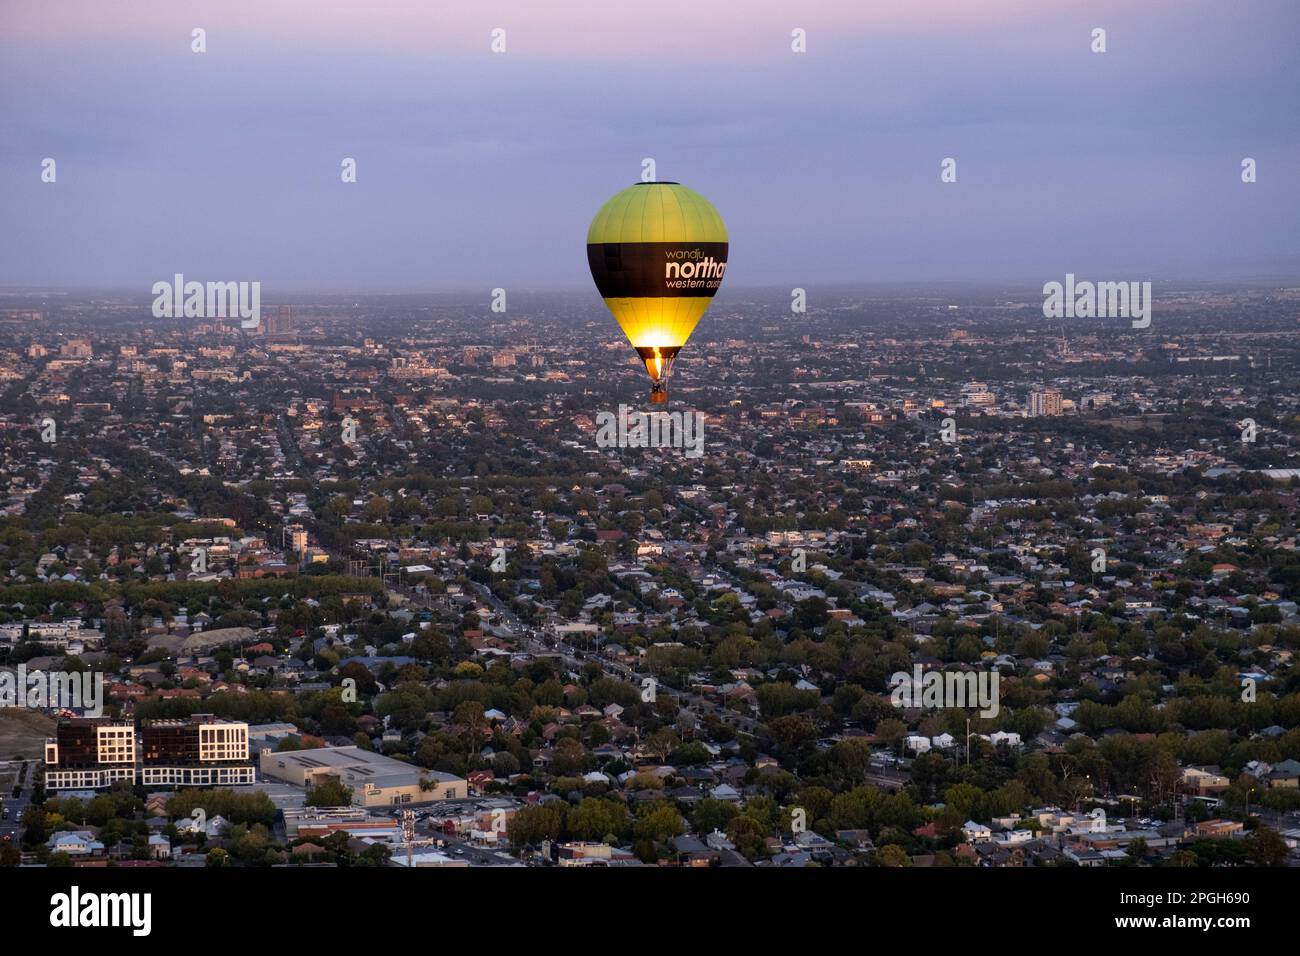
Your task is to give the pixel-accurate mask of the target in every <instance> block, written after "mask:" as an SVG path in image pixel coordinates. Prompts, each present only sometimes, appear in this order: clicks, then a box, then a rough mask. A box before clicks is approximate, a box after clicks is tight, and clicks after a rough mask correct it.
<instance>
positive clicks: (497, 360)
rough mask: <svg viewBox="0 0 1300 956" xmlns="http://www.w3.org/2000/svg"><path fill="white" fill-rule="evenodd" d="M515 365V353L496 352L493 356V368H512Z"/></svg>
mask: <svg viewBox="0 0 1300 956" xmlns="http://www.w3.org/2000/svg"><path fill="white" fill-rule="evenodd" d="M514 364H515V353H514V352H494V353H493V354H492V367H493V368H510V367H511V366H513V365H514Z"/></svg>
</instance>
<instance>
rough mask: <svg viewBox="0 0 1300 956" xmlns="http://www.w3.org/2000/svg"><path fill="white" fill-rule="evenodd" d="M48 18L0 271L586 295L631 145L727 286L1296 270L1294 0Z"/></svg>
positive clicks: (9, 166) (16, 148)
mask: <svg viewBox="0 0 1300 956" xmlns="http://www.w3.org/2000/svg"><path fill="white" fill-rule="evenodd" d="M38 6H39V5H31V4H23V3H18V4H13V5H10V6H8V7H7V8H6V10H5V12H4V13H3V14H0V16H2V17H3V19H4V26H5V30H4V36H3V38H0V80H2V81H3V82H0V108H2V109H3V112H4V115H5V116H6V120H7V130H6V133H7V135H6V136H5V137H4V142H3V143H0V209H3V210H4V211H5V212H6V219H8V220H9V221H10V222H12V223H14V224H15V228H13V229H11V230H10V231H8V232H7V233H6V234H5V235H4V236H3V237H0V263H3V264H2V265H0V286H4V287H12V286H15V285H21V286H41V287H52V288H87V287H94V286H99V287H111V288H119V289H132V288H138V287H140V286H142V285H147V284H151V283H152V282H154V281H157V280H158V279H160V278H163V277H166V276H170V275H171V274H173V273H174V272H184V273H186V274H187V275H193V276H195V277H200V278H203V279H218V280H220V279H236V278H238V279H247V280H259V281H262V282H264V283H266V284H267V285H268V286H272V285H274V286H275V287H277V288H280V289H285V290H288V289H293V290H311V289H316V290H322V291H324V290H336V291H343V290H347V291H357V292H377V291H384V290H392V291H422V290H429V291H438V290H450V289H465V290H469V289H475V288H483V287H485V286H486V287H488V288H490V287H493V286H505V287H508V288H513V287H530V288H550V289H568V288H572V289H581V288H583V287H584V285H585V283H586V276H585V263H584V261H583V256H582V251H581V250H582V238H583V234H584V230H585V225H586V223H587V222H588V221H589V220H590V216H591V215H592V213H593V212H594V211H595V209H596V207H597V206H598V205H599V203H600V201H601V200H602V198H603V197H604V196H606V195H608V194H610V193H611V192H613V191H615V190H617V189H619V188H622V187H624V186H626V185H629V184H631V183H632V182H635V181H636V180H637V178H638V177H639V175H640V172H641V162H642V160H643V159H644V158H646V157H649V158H653V159H654V160H655V161H656V166H657V170H656V173H657V176H658V178H660V179H674V180H680V181H682V182H684V183H686V184H688V185H690V186H691V187H692V188H696V189H699V190H701V191H702V192H704V193H706V194H708V195H710V196H711V197H714V198H715V200H716V203H717V205H718V208H719V210H720V211H721V212H722V213H723V215H724V216H725V217H726V219H727V221H728V223H729V225H730V226H731V228H732V231H733V233H734V237H733V245H734V250H733V263H734V264H733V266H732V268H731V274H730V276H729V280H728V285H729V286H734V287H735V288H737V289H739V288H744V287H752V286H756V285H762V284H767V283H772V284H777V285H780V284H785V285H787V286H791V285H805V284H806V285H811V284H826V283H829V282H832V281H838V282H843V281H848V282H876V281H892V280H908V281H944V280H996V281H1007V280H1021V281H1026V282H1032V281H1036V280H1037V281H1047V280H1048V279H1050V278H1052V277H1054V276H1059V275H1063V274H1064V273H1065V272H1067V271H1073V272H1076V273H1079V274H1083V273H1085V272H1091V273H1094V274H1097V275H1104V276H1106V277H1114V278H1129V277H1138V276H1142V277H1153V278H1154V277H1156V276H1154V275H1153V274H1156V273H1158V274H1163V275H1169V276H1174V277H1185V278H1196V277H1217V278H1223V279H1233V278H1241V277H1245V276H1258V275H1260V274H1261V273H1264V274H1279V275H1289V274H1291V273H1293V272H1294V271H1295V270H1294V268H1293V267H1292V268H1288V266H1289V265H1291V266H1293V264H1294V263H1295V262H1296V261H1297V260H1298V259H1300V235H1298V234H1297V230H1296V229H1295V226H1294V222H1293V220H1292V217H1291V215H1290V211H1291V210H1294V209H1295V208H1297V206H1298V205H1300V185H1298V184H1297V181H1296V179H1295V177H1294V176H1290V175H1288V173H1287V170H1290V169H1295V168H1296V167H1297V164H1298V163H1297V161H1298V160H1300V145H1298V144H1300V137H1298V136H1297V126H1298V125H1300V124H1298V123H1297V120H1296V117H1295V114H1294V110H1292V109H1290V108H1289V104H1290V103H1292V102H1294V101H1295V99H1296V93H1297V92H1300V89H1298V87H1300V80H1298V79H1297V76H1296V73H1295V71H1294V70H1293V69H1291V67H1290V62H1289V56H1288V54H1289V50H1288V46H1287V43H1286V37H1287V36H1288V35H1290V34H1292V33H1293V28H1294V26H1295V25H1296V17H1297V14H1296V11H1295V10H1294V9H1293V8H1292V7H1291V6H1289V5H1287V4H1283V3H1271V2H1263V3H1258V4H1254V5H1252V14H1253V15H1252V17H1250V18H1248V19H1245V20H1243V19H1242V18H1241V17H1240V16H1239V15H1238V14H1236V13H1234V12H1232V11H1227V10H1222V9H1219V8H1218V7H1216V6H1215V5H1212V4H1203V3H1198V4H1192V5H1190V6H1189V8H1188V15H1186V16H1184V17H1181V18H1179V19H1178V20H1177V21H1171V20H1170V19H1169V17H1168V16H1166V15H1163V14H1162V13H1161V11H1158V10H1132V9H1128V6H1127V5H1124V4H1117V3H1100V4H1096V3H1094V4H1064V5H1059V6H1056V7H1054V8H1053V9H1050V10H1042V9H1036V8H1035V6H1034V5H1033V4H1028V3H1023V2H1010V0H1002V2H999V3H996V4H991V5H988V6H987V7H985V8H982V9H980V10H979V11H972V10H970V9H968V8H966V7H964V6H963V5H961V4H955V3H942V4H939V5H937V6H934V5H930V6H928V7H927V8H926V10H924V11H915V12H909V11H906V10H896V9H893V7H892V5H885V4H865V5H861V6H856V5H848V4H844V3H821V4H813V5H811V6H809V7H806V8H801V9H800V10H798V11H793V12H792V11H790V10H788V9H787V8H786V7H785V6H784V5H782V4H776V3H762V4H758V5H756V8H755V10H754V13H753V16H752V17H747V18H746V21H745V23H744V24H743V25H740V24H734V23H731V22H730V21H728V20H727V19H726V18H725V17H721V16H719V15H713V14H710V13H702V12H696V13H695V14H694V15H693V16H692V19H691V23H692V30H691V31H688V33H689V36H686V37H685V38H681V37H682V34H681V33H680V32H679V34H678V35H676V36H675V37H674V39H673V40H672V41H671V42H668V41H667V40H662V39H661V40H659V41H658V42H656V40H655V39H654V38H652V37H647V36H642V35H640V33H641V31H637V30H635V29H631V28H629V27H628V26H626V25H622V24H620V23H617V22H614V21H613V20H612V19H611V18H607V17H603V16H591V15H584V10H585V8H584V7H583V6H582V5H579V4H575V3H561V4H558V5H553V6H552V7H550V8H548V10H547V11H545V12H538V11H535V10H530V9H529V8H528V6H527V5H519V4H504V5H502V6H501V7H500V8H499V9H493V10H492V11H489V12H487V13H482V14H478V13H471V12H463V11H456V12H447V13H445V15H444V13H439V15H438V17H436V18H435V17H433V16H432V15H431V13H430V12H429V11H428V10H426V9H422V7H421V5H420V4H416V3H411V2H402V0H388V2H384V3H380V4H377V5H375V4H372V5H368V6H367V10H366V12H365V14H364V15H363V14H362V13H361V12H355V11H350V9H349V8H348V7H347V5H345V4H339V3H328V4H324V5H321V4H312V5H305V4H299V3H287V4H284V5H277V7H276V9H275V10H274V11H271V12H263V11H259V10H258V9H257V5H255V4H248V3H235V4H203V3H200V4H195V5H192V6H190V7H187V8H185V9H176V8H174V7H173V6H172V5H169V4H163V3H156V2H146V0H141V2H137V3H132V4H128V5H126V9H127V10H128V11H129V14H130V15H128V16H123V17H114V18H108V17H105V16H104V15H103V14H102V13H99V12H97V11H96V9H95V7H94V5H87V4H77V3H73V4H68V5H66V7H65V9H66V13H67V15H66V16H65V17H63V18H62V19H60V21H59V29H58V30H57V31H53V30H51V28H50V24H49V23H48V22H47V21H46V19H45V18H44V17H43V16H42V15H41V14H40V13H39V12H38ZM685 9H687V8H686V7H685V6H684V5H682V4H672V3H670V4H668V6H667V7H666V8H665V15H666V16H668V15H671V14H673V13H678V12H681V11H682V10H685ZM376 14H377V15H376ZM1193 14H1194V15H1193ZM200 25H201V26H202V27H203V28H204V29H205V30H207V36H208V48H207V52H205V53H203V54H195V53H193V52H191V49H190V31H191V29H192V28H193V27H195V26H200ZM1098 26H1100V27H1103V28H1105V29H1106V30H1107V31H1108V37H1109V48H1108V50H1107V52H1106V53H1105V54H1104V55H1103V54H1095V53H1093V52H1091V50H1090V49H1089V36H1090V32H1091V30H1092V29H1093V28H1095V27H1098ZM496 27H501V28H503V29H505V30H506V31H507V37H508V41H509V45H508V47H507V52H506V53H504V54H494V53H492V52H491V50H490V47H489V44H490V33H491V30H492V29H494V28H496ZM796 27H797V28H800V29H805V30H806V31H807V37H808V40H807V43H808V52H807V53H805V54H802V55H800V54H795V53H793V52H792V51H791V49H790V43H791V39H790V32H791V30H792V29H794V28H796ZM1013 27H1014V28H1013ZM105 50H110V51H111V55H106V54H105ZM51 63H58V64H59V67H58V68H57V69H52V68H50V66H49V64H51ZM597 81H599V82H597ZM266 88H275V89H276V90H277V95H276V97H275V98H274V100H268V99H267V98H266V97H265V95H264V94H263V91H264V90H265V89H266ZM46 157H49V158H53V159H55V160H56V161H57V163H58V179H57V181H56V182H54V183H45V182H42V181H41V177H40V173H41V162H42V160H43V159H44V158H46ZM1244 157H1251V158H1253V159H1255V160H1256V161H1257V163H1258V168H1259V173H1258V180H1257V181H1256V182H1254V183H1249V184H1247V183H1243V182H1242V181H1241V178H1240V170H1239V164H1240V162H1241V160H1242V159H1243V158H1244ZM345 158H353V159H355V160H356V163H357V181H356V182H355V183H343V182H341V181H340V163H341V161H342V160H343V159H345ZM945 158H954V159H956V161H957V181H956V182H952V183H943V182H941V181H940V164H941V161H942V160H943V159H945ZM1102 250H1104V252H1103V251H1102ZM1040 277H1041V278H1040Z"/></svg>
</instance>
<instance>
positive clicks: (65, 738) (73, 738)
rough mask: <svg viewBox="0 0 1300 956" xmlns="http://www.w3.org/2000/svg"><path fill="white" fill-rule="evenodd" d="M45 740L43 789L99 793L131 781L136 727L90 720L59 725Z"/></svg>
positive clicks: (119, 722) (133, 770) (123, 722)
mask: <svg viewBox="0 0 1300 956" xmlns="http://www.w3.org/2000/svg"><path fill="white" fill-rule="evenodd" d="M55 733H56V736H54V737H52V738H48V739H47V740H46V741H45V789H46V790H101V789H106V788H108V787H111V786H112V785H113V784H115V783H117V782H118V781H119V780H126V781H130V782H134V780H135V761H136V740H135V724H133V723H131V722H130V721H119V720H112V719H110V718H107V717H91V718H83V719H78V720H68V721H64V722H62V723H60V724H59V726H58V728H57V730H56V731H55Z"/></svg>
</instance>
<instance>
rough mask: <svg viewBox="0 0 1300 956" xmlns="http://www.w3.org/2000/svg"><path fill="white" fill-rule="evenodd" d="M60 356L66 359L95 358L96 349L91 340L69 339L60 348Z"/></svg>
mask: <svg viewBox="0 0 1300 956" xmlns="http://www.w3.org/2000/svg"><path fill="white" fill-rule="evenodd" d="M59 354H60V355H61V356H63V357H64V358H94V357H95V349H94V347H93V346H92V345H91V344H90V340H89V339H68V341H66V342H64V343H63V345H62V346H61V347H60V348H59Z"/></svg>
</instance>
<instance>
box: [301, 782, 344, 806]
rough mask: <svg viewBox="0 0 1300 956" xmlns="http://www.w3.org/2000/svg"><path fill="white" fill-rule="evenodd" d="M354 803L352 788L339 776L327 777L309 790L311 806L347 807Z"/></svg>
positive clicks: (308, 797)
mask: <svg viewBox="0 0 1300 956" xmlns="http://www.w3.org/2000/svg"><path fill="white" fill-rule="evenodd" d="M351 803H352V788H351V787H347V786H344V785H343V782H342V781H341V780H339V779H338V778H337V777H326V778H325V779H323V780H321V781H320V783H318V784H316V786H314V787H312V788H311V789H310V790H308V791H307V799H306V804H307V806H309V807H346V806H349V805H351Z"/></svg>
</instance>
